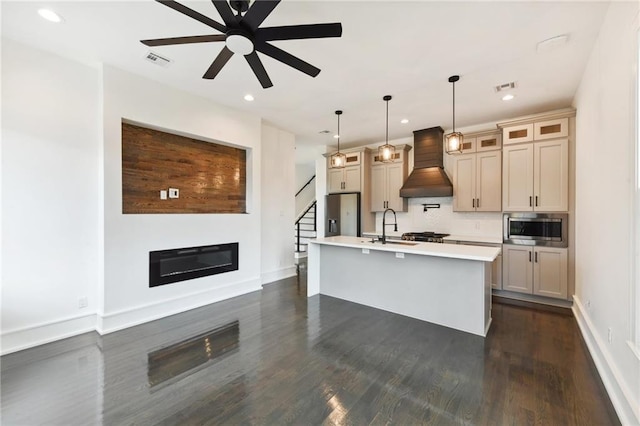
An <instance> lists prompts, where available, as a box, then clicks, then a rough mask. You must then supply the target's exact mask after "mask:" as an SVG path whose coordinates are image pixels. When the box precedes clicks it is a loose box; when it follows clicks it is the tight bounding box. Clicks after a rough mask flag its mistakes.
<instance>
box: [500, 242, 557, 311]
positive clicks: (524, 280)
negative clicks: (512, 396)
mask: <svg viewBox="0 0 640 426" xmlns="http://www.w3.org/2000/svg"><path fill="white" fill-rule="evenodd" d="M502 255H503V257H502V260H503V274H502V278H503V280H502V288H503V290H509V291H515V292H519V293H527V294H535V295H537V296H546V297H553V298H557V299H566V298H567V249H565V248H555V247H541V246H536V247H531V246H518V245H509V244H505V245H503V246H502Z"/></svg>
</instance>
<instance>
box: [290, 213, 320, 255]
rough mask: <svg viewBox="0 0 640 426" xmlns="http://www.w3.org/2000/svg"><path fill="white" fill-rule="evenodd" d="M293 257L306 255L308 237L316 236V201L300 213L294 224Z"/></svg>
mask: <svg viewBox="0 0 640 426" xmlns="http://www.w3.org/2000/svg"><path fill="white" fill-rule="evenodd" d="M294 232H295V235H294V236H295V258H296V259H300V258H303V257H307V248H308V245H309V239H311V238H316V236H317V233H316V201H315V200H314V201H313V202H312V203H311V205H309V207H307V209H306V210H305V211H304V213H302V215H300V217H299V218H298V220H296V224H295V231H294Z"/></svg>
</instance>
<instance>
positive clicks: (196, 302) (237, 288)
mask: <svg viewBox="0 0 640 426" xmlns="http://www.w3.org/2000/svg"><path fill="white" fill-rule="evenodd" d="M258 290H262V285H261V282H260V280H259V279H252V280H248V281H244V282H239V283H233V284H230V285H226V286H224V287H217V288H215V289H211V290H206V291H203V292H199V293H193V294H188V295H185V296H183V297H180V298H177V299H170V300H164V301H161V302H156V303H153V304H149V305H144V306H137V307H135V308H131V309H126V310H122V311H119V312H111V313H107V314H105V315H103V316H98V318H97V322H96V331H97V332H98V333H100V334H108V333H113V332H114V331H118V330H122V329H125V328H129V327H133V326H136V325H140V324H144V323H146V322H149V321H154V320H157V319H160V318H164V317H168V316H170V315H175V314H179V313H181V312H186V311H190V310H191V309H196V308H200V307H202V306H205V305H209V304H211V303H215V302H220V301H222V300H226V299H230V298H232V297H236V296H241V295H243V294H247V293H251V292H254V291H258Z"/></svg>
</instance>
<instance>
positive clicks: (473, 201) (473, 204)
mask: <svg viewBox="0 0 640 426" xmlns="http://www.w3.org/2000/svg"><path fill="white" fill-rule="evenodd" d="M475 206H476V199H475V198H472V199H471V207H475Z"/></svg>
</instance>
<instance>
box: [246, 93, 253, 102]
mask: <svg viewBox="0 0 640 426" xmlns="http://www.w3.org/2000/svg"><path fill="white" fill-rule="evenodd" d="M244 100H245V101H247V102H253V100H254V97H253V95H249V94H246V95H244Z"/></svg>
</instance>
